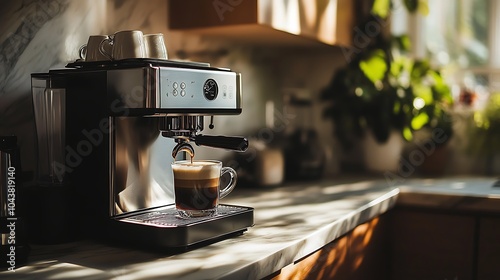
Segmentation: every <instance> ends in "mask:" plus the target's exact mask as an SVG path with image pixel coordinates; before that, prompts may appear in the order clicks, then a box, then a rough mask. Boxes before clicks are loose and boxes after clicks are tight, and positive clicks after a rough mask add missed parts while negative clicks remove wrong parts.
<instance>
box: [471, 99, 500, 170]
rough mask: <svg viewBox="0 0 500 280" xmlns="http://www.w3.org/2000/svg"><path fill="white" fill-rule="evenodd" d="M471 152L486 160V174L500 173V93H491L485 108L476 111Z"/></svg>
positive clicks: (473, 121)
mask: <svg viewBox="0 0 500 280" xmlns="http://www.w3.org/2000/svg"><path fill="white" fill-rule="evenodd" d="M472 124H473V125H472V129H471V138H472V139H474V141H471V142H470V143H469V145H470V147H469V152H470V153H471V154H473V155H475V156H478V157H479V158H480V159H483V160H484V166H485V173H486V175H490V176H491V175H494V176H498V175H499V174H500V173H499V172H500V158H499V157H500V146H499V144H498V143H500V93H498V92H497V93H491V94H490V96H489V98H488V102H487V104H486V106H485V107H484V109H482V110H479V111H477V112H474V115H473V120H472Z"/></svg>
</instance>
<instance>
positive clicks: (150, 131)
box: [110, 117, 174, 216]
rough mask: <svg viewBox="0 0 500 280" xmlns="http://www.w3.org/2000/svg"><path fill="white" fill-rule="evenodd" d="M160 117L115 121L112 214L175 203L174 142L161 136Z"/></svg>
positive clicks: (119, 118) (129, 118) (130, 118)
mask: <svg viewBox="0 0 500 280" xmlns="http://www.w3.org/2000/svg"><path fill="white" fill-rule="evenodd" d="M158 121H159V118H147V117H118V118H113V119H112V126H113V127H112V129H111V131H112V133H113V137H112V140H111V141H112V143H111V144H112V146H114V149H110V150H111V151H114V154H113V153H112V154H111V155H110V156H111V159H112V162H113V166H112V167H111V171H112V174H111V186H112V188H111V200H112V203H111V205H112V206H114V208H113V207H112V209H111V215H112V216H113V215H117V214H121V213H125V212H129V211H135V210H139V209H144V208H149V207H155V206H160V205H166V204H169V203H172V202H173V190H172V182H171V181H172V179H171V178H172V175H171V170H170V168H169V166H170V163H171V161H172V158H171V153H170V151H171V150H172V146H173V144H174V142H173V141H172V139H168V138H164V137H159V135H160V131H159V130H158Z"/></svg>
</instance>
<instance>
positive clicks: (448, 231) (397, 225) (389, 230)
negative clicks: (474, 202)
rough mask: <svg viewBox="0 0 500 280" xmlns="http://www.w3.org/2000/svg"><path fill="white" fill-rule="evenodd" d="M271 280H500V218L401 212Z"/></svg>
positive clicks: (471, 213) (392, 212) (406, 209)
mask: <svg viewBox="0 0 500 280" xmlns="http://www.w3.org/2000/svg"><path fill="white" fill-rule="evenodd" d="M269 279H273V280H283V279H340V280H343V279H349V280H352V279H390V280H400V279H405V280H412V279H415V280H417V279H418V280H421V279H439V280H445V279H449V280H455V279H456V280H462V279H477V280H491V279H500V217H498V216H492V215H490V214H488V213H483V212H477V211H469V212H467V211H466V212H463V211H462V212H456V213H455V212H453V211H442V210H438V209H429V208H415V207H411V208H410V207H404V206H403V207H401V206H398V207H396V208H395V209H392V210H390V211H389V212H388V213H386V214H384V215H382V216H380V217H378V218H375V219H373V220H371V221H369V222H367V223H364V224H361V225H359V226H357V227H356V228H355V229H354V230H352V231H351V232H349V233H348V234H346V235H344V236H343V237H341V238H339V239H337V240H335V241H333V242H331V243H329V244H327V245H326V246H325V247H323V248H322V249H321V250H318V251H316V252H315V253H313V254H311V255H309V256H307V257H305V258H303V259H302V260H299V261H297V262H295V263H294V264H291V265H289V266H287V267H284V268H283V269H282V270H281V271H279V272H277V273H276V274H273V275H271V276H270V277H269Z"/></svg>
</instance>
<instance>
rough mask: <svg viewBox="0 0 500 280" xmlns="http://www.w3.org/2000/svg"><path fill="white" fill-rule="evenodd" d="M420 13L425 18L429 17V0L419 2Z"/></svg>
mask: <svg viewBox="0 0 500 280" xmlns="http://www.w3.org/2000/svg"><path fill="white" fill-rule="evenodd" d="M418 11H419V13H421V14H422V15H423V16H428V15H429V5H428V4H427V0H419V1H418Z"/></svg>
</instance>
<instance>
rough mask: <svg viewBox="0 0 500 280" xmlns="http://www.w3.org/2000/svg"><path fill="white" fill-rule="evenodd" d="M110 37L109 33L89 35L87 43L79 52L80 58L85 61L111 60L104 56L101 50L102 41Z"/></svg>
mask: <svg viewBox="0 0 500 280" xmlns="http://www.w3.org/2000/svg"><path fill="white" fill-rule="evenodd" d="M108 38H109V37H108V35H92V36H89V40H88V42H87V44H85V45H83V46H82V47H81V48H80V50H79V52H78V53H79V55H80V58H81V59H83V60H85V61H102V60H109V58H108V57H106V56H104V55H103V54H102V53H101V51H100V50H99V48H100V45H101V42H102V41H104V40H106V39H108Z"/></svg>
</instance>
